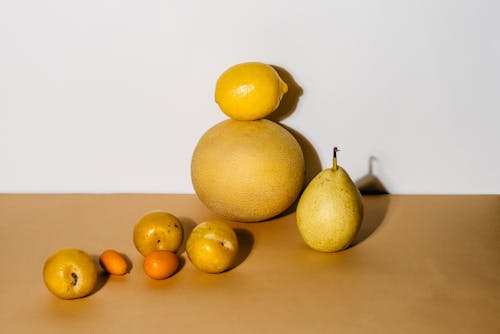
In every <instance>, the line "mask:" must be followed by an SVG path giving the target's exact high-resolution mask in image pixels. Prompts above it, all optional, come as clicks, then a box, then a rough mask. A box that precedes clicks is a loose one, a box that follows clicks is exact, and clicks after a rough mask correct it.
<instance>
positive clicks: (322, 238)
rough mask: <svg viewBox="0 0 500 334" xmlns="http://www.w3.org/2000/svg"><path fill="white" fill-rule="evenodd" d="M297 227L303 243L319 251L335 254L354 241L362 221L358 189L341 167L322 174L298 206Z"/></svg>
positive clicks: (361, 206) (312, 183)
mask: <svg viewBox="0 0 500 334" xmlns="http://www.w3.org/2000/svg"><path fill="white" fill-rule="evenodd" d="M296 213H297V227H298V229H299V232H300V234H301V236H302V239H304V241H305V243H306V244H307V245H308V246H309V247H311V248H312V249H315V250H318V251H321V252H337V251H340V250H343V249H345V248H347V247H348V246H349V245H350V244H351V242H352V241H353V240H354V238H355V236H356V233H357V232H358V230H359V227H360V225H361V221H362V219H363V201H362V199H361V194H360V193H359V190H358V188H357V187H356V185H355V184H354V183H353V182H352V180H351V178H350V177H349V175H348V174H347V172H346V171H345V170H344V169H343V168H342V167H340V166H338V168H337V169H336V170H334V169H333V168H330V169H325V170H323V171H321V172H320V173H319V174H318V175H316V177H314V179H313V180H312V181H311V182H310V183H309V185H308V186H307V187H306V189H305V190H304V192H303V193H302V196H301V197H300V199H299V203H298V205H297V212H296Z"/></svg>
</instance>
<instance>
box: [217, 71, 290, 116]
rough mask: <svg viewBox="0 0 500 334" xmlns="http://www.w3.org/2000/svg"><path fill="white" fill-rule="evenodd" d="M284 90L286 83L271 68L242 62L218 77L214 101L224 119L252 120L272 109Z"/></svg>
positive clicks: (274, 108) (278, 102)
mask: <svg viewBox="0 0 500 334" xmlns="http://www.w3.org/2000/svg"><path fill="white" fill-rule="evenodd" d="M287 91H288V86H287V84H286V83H285V82H284V81H283V80H282V79H281V78H280V76H279V75H278V73H277V72H276V70H275V69H274V68H272V67H271V66H269V65H266V64H263V63H259V62H249V63H242V64H238V65H235V66H232V67H230V68H229V69H227V70H226V71H225V72H224V73H222V75H221V76H220V77H219V79H218V80H217V84H216V87H215V102H217V104H218V105H219V107H220V109H221V110H222V112H224V113H225V114H226V115H227V116H229V117H231V118H233V119H237V120H241V121H252V120H256V119H260V118H264V117H266V116H267V115H269V114H270V113H272V112H273V111H274V110H276V108H278V105H279V104H280V101H281V98H282V97H283V94H285V93H286V92H287Z"/></svg>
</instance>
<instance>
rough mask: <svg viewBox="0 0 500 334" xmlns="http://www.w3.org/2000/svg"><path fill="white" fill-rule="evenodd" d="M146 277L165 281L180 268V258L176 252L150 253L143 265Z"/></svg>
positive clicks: (158, 251) (160, 251)
mask: <svg viewBox="0 0 500 334" xmlns="http://www.w3.org/2000/svg"><path fill="white" fill-rule="evenodd" d="M142 267H143V269H144V272H145V273H146V275H148V276H149V277H151V278H153V279H165V278H167V277H169V276H171V275H173V274H174V273H175V271H176V270H177V268H179V258H178V257H177V255H175V253H174V252H170V251H165V250H157V251H154V252H151V253H149V254H148V255H147V256H146V257H145V258H144V262H143V264H142Z"/></svg>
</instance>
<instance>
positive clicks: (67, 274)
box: [43, 248, 98, 299]
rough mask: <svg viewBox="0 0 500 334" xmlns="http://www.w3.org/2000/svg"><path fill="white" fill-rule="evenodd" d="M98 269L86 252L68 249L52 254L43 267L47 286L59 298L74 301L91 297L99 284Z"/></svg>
mask: <svg viewBox="0 0 500 334" xmlns="http://www.w3.org/2000/svg"><path fill="white" fill-rule="evenodd" d="M97 276H98V269H97V264H96V263H95V262H94V259H93V258H92V257H91V256H90V255H89V254H87V253H86V252H84V251H82V250H80V249H76V248H67V249H62V250H59V251H57V252H56V253H54V254H52V255H51V256H50V257H49V258H48V259H47V260H46V261H45V264H44V266H43V280H44V282H45V285H46V286H47V288H48V289H49V291H50V292H52V293H53V294H54V295H56V296H57V297H59V298H62V299H74V298H80V297H85V296H87V295H89V294H90V293H91V292H92V291H93V290H94V288H95V286H96V284H97Z"/></svg>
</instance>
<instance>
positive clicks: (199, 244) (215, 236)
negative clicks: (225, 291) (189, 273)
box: [186, 221, 238, 274]
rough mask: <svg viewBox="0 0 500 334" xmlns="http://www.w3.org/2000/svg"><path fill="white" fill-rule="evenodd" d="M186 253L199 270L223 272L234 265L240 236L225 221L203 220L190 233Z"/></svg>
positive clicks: (213, 272) (212, 272) (215, 272)
mask: <svg viewBox="0 0 500 334" xmlns="http://www.w3.org/2000/svg"><path fill="white" fill-rule="evenodd" d="M186 253H187V255H188V258H189V260H190V261H191V263H193V265H194V266H195V267H196V268H198V269H199V270H201V271H204V272H206V273H211V274H217V273H221V272H223V271H225V270H228V269H229V268H231V267H232V266H233V265H234V262H235V260H236V255H237V254H238V238H237V237H236V233H234V231H233V229H232V228H231V227H230V226H229V225H228V224H226V223H224V222H221V221H207V222H203V223H201V224H198V225H196V227H195V228H194V229H193V231H192V232H191V234H190V235H189V238H188V241H187V243H186Z"/></svg>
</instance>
